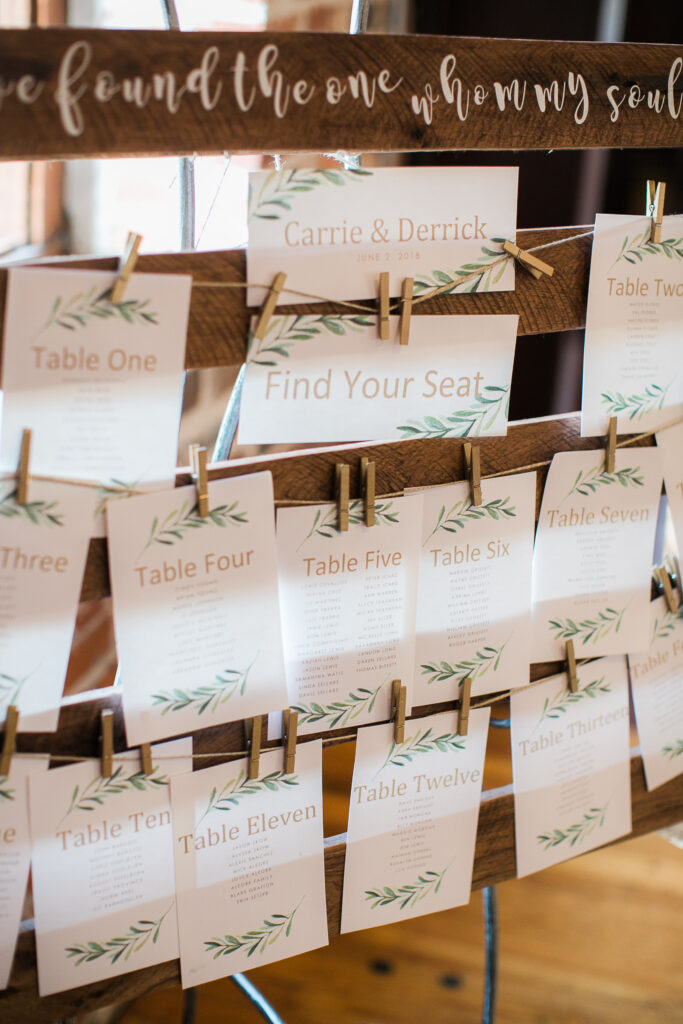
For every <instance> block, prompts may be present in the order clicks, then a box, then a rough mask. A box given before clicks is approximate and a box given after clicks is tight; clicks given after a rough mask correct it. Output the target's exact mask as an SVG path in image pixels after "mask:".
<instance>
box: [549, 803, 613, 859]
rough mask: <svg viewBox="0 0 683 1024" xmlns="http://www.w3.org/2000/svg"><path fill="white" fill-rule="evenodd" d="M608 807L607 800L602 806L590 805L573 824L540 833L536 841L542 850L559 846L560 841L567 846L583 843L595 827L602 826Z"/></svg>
mask: <svg viewBox="0 0 683 1024" xmlns="http://www.w3.org/2000/svg"><path fill="white" fill-rule="evenodd" d="M608 807H609V801H607V803H606V804H605V806H604V807H591V808H590V810H588V811H586V813H585V814H584V816H583V818H582V819H581V820H580V821H578V822H576V823H575V824H574V825H568V826H567V827H566V828H554V829H551V830H550V831H549V832H543V833H542V834H541V835H538V836H536V842H537V843H540V844H541V845H542V846H543V849H544V850H550V849H552V848H553V847H555V846H561V845H562V843H565V842H566V843H568V844H569V846H575V845H576V844H577V843H583V841H584V840H585V839H587V838H588V836H589V835H590V834H591V833H592V832H594V831H595V829H596V828H602V827H603V825H604V824H605V817H606V814H607V808H608Z"/></svg>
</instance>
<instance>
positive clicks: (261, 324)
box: [254, 272, 287, 340]
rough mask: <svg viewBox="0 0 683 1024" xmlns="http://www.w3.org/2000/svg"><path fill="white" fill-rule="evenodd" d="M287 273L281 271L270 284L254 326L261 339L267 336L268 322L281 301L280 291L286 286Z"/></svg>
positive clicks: (255, 335)
mask: <svg viewBox="0 0 683 1024" xmlns="http://www.w3.org/2000/svg"><path fill="white" fill-rule="evenodd" d="M286 280H287V275H286V274H283V273H282V272H280V273H279V274H276V275H275V278H274V279H273V283H272V284H271V286H270V291H269V292H268V295H267V296H266V301H265V302H264V303H263V305H262V306H261V312H260V314H259V318H258V320H257V322H256V327H255V328H254V337H255V338H258V339H259V340H261V339H262V338H265V336H266V331H267V330H268V324H269V323H270V318H271V316H272V315H273V313H274V312H275V309H276V307H277V304H278V302H279V301H280V292H281V291H282V289H283V288H284V286H285V282H286Z"/></svg>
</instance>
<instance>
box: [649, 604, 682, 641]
mask: <svg viewBox="0 0 683 1024" xmlns="http://www.w3.org/2000/svg"><path fill="white" fill-rule="evenodd" d="M677 621H678V615H675V614H674V613H673V612H670V611H669V610H668V609H667V610H666V611H665V612H664V614H663V615H662V617H661V618H660V617H659V615H657V616H656V617H655V621H654V624H653V626H652V638H651V639H650V647H651V646H652V644H653V643H654V642H655V640H666V638H667V637H668V636H671V634H672V633H673V631H674V630H675V628H676V622H677Z"/></svg>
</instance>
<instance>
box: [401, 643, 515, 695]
mask: <svg viewBox="0 0 683 1024" xmlns="http://www.w3.org/2000/svg"><path fill="white" fill-rule="evenodd" d="M508 643H509V640H506V641H505V643H504V644H501V646H500V647H488V646H487V647H482V649H481V650H480V651H477V653H476V654H475V655H473V657H472V658H466V659H463V661H457V662H455V663H453V662H449V661H428V662H426V663H425V664H424V665H420V668H421V669H422V675H423V676H429V679H428V680H427V685H428V686H429V685H431V684H432V683H445V682H446V681H447V680H449V679H455V680H456V681H457V683H458V685H461V684H462V683H463V682H464V681H465V679H468V678H469V679H472V680H474V679H478V678H479V676H483V675H484V674H485V673H486V672H488V670H489V669H491V670H492V671H493V672H496V671H497V670H498V666H499V665H500V659H501V657H502V655H503V651H504V650H505V648H506V647H507V645H508Z"/></svg>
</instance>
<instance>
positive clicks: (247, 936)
mask: <svg viewBox="0 0 683 1024" xmlns="http://www.w3.org/2000/svg"><path fill="white" fill-rule="evenodd" d="M301 903H303V900H301V902H300V903H299V905H298V906H297V907H295V908H294V910H293V911H292V912H291V914H271V915H270V917H267V918H266V919H265V920H264V922H263V924H262V925H261V927H260V928H253V929H251V930H250V931H248V932H245V933H244V935H224V936H223V938H222V939H218V938H216V939H205V940H204V952H205V953H212V954H213V959H214V960H217V959H218V957H219V956H229V955H230V953H238V952H240V951H241V950H246V952H247V956H248V957H249V956H253V955H254V953H265V951H266V949H267V948H268V946H272V945H273V943H274V942H277V940H278V939H279V938H281V937H282V936H284V937H285V938H289V936H290V935H291V932H292V925H293V923H294V915H295V914H296V912H297V910H298V909H299V907H300V906H301Z"/></svg>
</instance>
